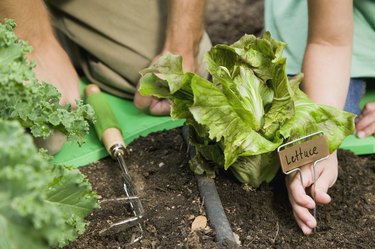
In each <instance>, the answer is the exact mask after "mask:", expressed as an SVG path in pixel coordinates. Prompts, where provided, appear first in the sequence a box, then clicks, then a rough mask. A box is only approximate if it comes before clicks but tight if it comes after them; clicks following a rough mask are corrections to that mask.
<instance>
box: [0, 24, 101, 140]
mask: <svg viewBox="0 0 375 249" xmlns="http://www.w3.org/2000/svg"><path fill="white" fill-rule="evenodd" d="M14 27H15V22H14V21H12V20H5V21H4V23H0V93H1V94H0V107H1V108H0V118H2V119H6V120H10V119H11V120H18V121H19V122H20V123H21V125H22V126H23V127H25V128H27V129H29V130H30V131H31V133H32V135H33V136H34V137H44V138H46V137H48V136H49V135H50V134H51V132H52V131H53V130H54V129H57V130H60V131H61V132H62V133H64V134H65V135H66V136H67V138H68V140H69V141H77V142H78V143H83V141H84V136H85V134H87V133H88V131H89V123H88V121H90V120H93V117H94V112H93V110H92V108H91V107H90V106H89V105H85V104H83V103H82V101H78V103H77V108H76V109H75V110H73V109H72V107H71V106H70V105H65V106H61V105H59V101H60V98H61V94H60V93H59V92H58V90H57V89H56V87H54V86H53V85H51V84H47V83H45V82H40V81H39V80H37V79H36V77H35V74H34V72H33V68H34V66H35V64H34V63H33V62H29V61H28V60H27V53H29V52H30V51H31V47H30V46H29V45H28V44H27V43H26V42H25V41H22V40H20V39H18V38H17V37H16V35H15V33H14V32H13V29H14ZM51 63H53V62H51Z"/></svg>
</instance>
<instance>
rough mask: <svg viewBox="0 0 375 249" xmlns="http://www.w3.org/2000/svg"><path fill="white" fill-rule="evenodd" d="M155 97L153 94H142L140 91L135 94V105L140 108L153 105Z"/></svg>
mask: <svg viewBox="0 0 375 249" xmlns="http://www.w3.org/2000/svg"><path fill="white" fill-rule="evenodd" d="M152 99H153V97H151V96H142V95H141V94H140V93H139V92H138V91H136V92H135V94H134V100H133V103H134V106H135V107H136V108H138V109H140V110H144V109H147V108H149V106H150V105H151V102H152Z"/></svg>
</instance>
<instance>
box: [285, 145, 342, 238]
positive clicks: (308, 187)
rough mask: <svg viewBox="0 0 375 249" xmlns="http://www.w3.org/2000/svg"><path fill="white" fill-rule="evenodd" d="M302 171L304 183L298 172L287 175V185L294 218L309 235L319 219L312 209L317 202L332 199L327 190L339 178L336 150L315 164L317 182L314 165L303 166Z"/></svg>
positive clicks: (326, 202) (325, 201) (320, 202)
mask: <svg viewBox="0 0 375 249" xmlns="http://www.w3.org/2000/svg"><path fill="white" fill-rule="evenodd" d="M301 173H302V179H303V185H302V184H301V178H300V174H299V173H298V172H296V173H293V174H291V175H289V176H287V177H286V186H287V189H288V195H289V201H290V204H291V205H292V208H293V214H294V218H295V220H296V222H297V224H298V226H299V227H300V228H301V230H302V232H303V233H304V234H305V235H309V234H311V233H312V230H313V229H314V228H315V227H316V226H317V221H316V219H315V218H314V216H313V215H312V214H311V213H310V209H313V208H314V207H315V205H316V204H328V203H329V202H330V201H331V197H330V196H329V195H328V194H327V191H328V189H329V188H330V187H332V185H333V184H334V183H335V182H336V179H337V174H338V162H337V155H336V152H334V153H332V154H331V155H330V156H329V158H328V159H326V160H324V161H322V162H320V163H318V164H317V165H316V166H315V176H316V182H315V184H314V173H313V166H312V165H307V166H303V167H301ZM309 194H310V195H311V196H310V195H309ZM313 197H314V199H313ZM314 200H315V201H314Z"/></svg>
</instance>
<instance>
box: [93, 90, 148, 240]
mask: <svg viewBox="0 0 375 249" xmlns="http://www.w3.org/2000/svg"><path fill="white" fill-rule="evenodd" d="M86 96H87V103H89V104H90V105H91V106H92V107H93V109H94V111H95V115H96V119H97V120H96V123H95V129H96V132H97V134H98V137H99V138H100V139H101V141H102V142H103V144H104V146H105V148H106V149H107V151H108V153H109V154H110V155H111V156H112V158H114V159H116V160H117V161H118V164H119V166H120V168H121V175H122V178H123V180H124V183H123V188H124V192H125V198H124V199H125V200H126V201H128V202H129V205H130V207H131V210H132V213H133V215H134V216H133V217H129V218H127V219H125V220H122V221H118V222H114V223H113V224H111V225H110V226H109V227H107V228H104V229H102V230H101V231H100V232H99V234H101V235H106V234H110V233H113V232H119V231H122V230H125V229H127V228H129V227H132V226H137V227H138V228H139V236H138V237H136V238H135V239H132V241H131V242H130V243H131V244H132V243H135V242H137V241H139V240H141V239H142V238H143V228H142V225H141V221H142V218H143V215H144V210H143V207H142V203H141V201H140V198H139V197H138V196H137V192H136V189H135V186H134V184H133V181H132V179H131V177H130V175H129V172H128V169H127V167H126V164H125V159H124V155H125V152H126V146H125V142H124V139H123V137H122V134H121V128H120V127H119V125H118V123H117V120H116V118H115V116H114V114H113V113H112V111H111V108H110V106H109V104H108V102H107V100H106V96H105V95H104V94H103V93H102V92H101V91H100V89H99V87H97V86H96V85H94V84H90V85H88V86H87V87H86Z"/></svg>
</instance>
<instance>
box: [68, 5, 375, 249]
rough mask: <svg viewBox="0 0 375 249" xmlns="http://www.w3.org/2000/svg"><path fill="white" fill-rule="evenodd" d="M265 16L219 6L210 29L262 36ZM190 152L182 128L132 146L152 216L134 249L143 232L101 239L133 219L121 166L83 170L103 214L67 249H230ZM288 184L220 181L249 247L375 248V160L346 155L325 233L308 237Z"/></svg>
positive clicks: (223, 176)
mask: <svg viewBox="0 0 375 249" xmlns="http://www.w3.org/2000/svg"><path fill="white" fill-rule="evenodd" d="M214 2H215V3H216V4H214ZM217 3H220V4H217ZM262 13H263V1H249V0H237V1H214V0H211V1H208V6H207V31H208V33H209V34H210V35H211V38H212V41H213V43H214V44H216V43H231V42H234V41H235V40H237V39H238V38H239V37H241V36H242V35H243V33H255V34H258V33H259V32H261V30H262V29H263V16H262ZM237 17H241V18H242V19H240V18H237ZM245 21H246V22H245ZM244 23H249V24H253V25H244ZM244 27H245V28H247V29H248V30H243V28H244ZM188 154H189V153H187V146H186V144H185V142H184V139H183V137H182V133H181V128H176V129H173V130H169V131H162V132H158V133H153V134H150V135H149V136H147V137H142V138H139V139H137V140H135V141H133V142H132V143H131V144H130V145H129V146H128V152H127V154H126V156H125V161H126V164H127V167H128V169H129V171H130V175H131V177H132V179H133V181H134V183H135V185H136V188H137V191H138V195H139V197H140V198H141V201H142V204H143V208H144V210H145V217H144V219H143V220H142V222H141V223H140V224H142V227H143V230H144V238H143V239H142V240H141V241H140V242H137V243H134V244H132V245H129V244H128V243H129V242H130V241H132V239H134V238H136V237H137V236H138V235H139V227H138V226H132V227H129V228H126V229H125V230H123V231H119V232H112V233H111V234H108V235H99V231H100V230H102V229H103V228H105V227H108V225H109V224H111V222H114V221H119V220H123V219H126V218H129V217H132V212H131V208H130V206H129V204H127V203H126V201H124V200H123V199H121V198H123V197H124V190H123V187H122V184H123V180H122V178H121V170H120V168H119V166H118V162H117V161H115V160H113V159H111V158H105V159H103V160H100V161H98V162H95V163H93V164H90V165H88V166H86V167H82V168H81V171H82V172H83V173H84V174H85V175H87V177H88V179H89V181H90V182H91V183H92V185H93V188H94V190H95V191H96V192H97V193H98V194H99V195H100V196H101V199H100V202H101V208H100V209H97V210H95V211H94V212H93V213H92V214H91V215H89V216H88V217H87V220H88V221H89V222H90V225H89V226H88V229H87V231H86V233H85V234H83V235H82V236H81V237H79V238H78V240H76V241H74V242H72V243H71V244H70V245H69V246H67V247H66V249H78V248H92V249H97V248H98V249H99V248H223V247H224V248H227V247H228V248H229V246H219V245H218V244H217V243H216V241H215V231H213V229H212V228H210V223H209V222H210V221H209V220H208V222H207V224H206V223H205V219H204V218H205V217H206V213H205V210H204V202H203V201H202V199H201V198H200V195H199V191H198V187H197V181H196V178H195V176H194V174H193V173H192V172H191V171H190V169H189V166H188V161H189V156H188ZM283 182H284V176H283V175H282V174H279V175H277V177H276V178H275V179H274V180H273V181H272V182H271V183H270V184H263V185H261V186H260V188H259V189H256V190H252V191H249V190H245V189H244V188H243V186H241V184H240V183H239V182H238V181H236V180H235V179H234V178H233V177H232V176H231V175H230V174H229V173H227V172H220V174H219V175H218V176H217V177H216V178H215V183H216V186H217V189H218V192H219V195H220V198H221V201H222V204H223V207H224V209H225V212H226V215H227V217H228V220H229V222H230V224H231V227H232V229H233V232H234V233H235V235H236V237H237V238H238V242H239V243H240V244H241V246H242V248H307V249H309V248H369V249H370V248H375V155H368V156H356V155H354V154H353V153H351V152H349V151H343V150H340V151H339V177H338V180H337V182H336V184H335V185H334V186H333V187H332V188H331V189H330V191H329V193H330V194H331V196H332V199H333V200H332V202H331V204H329V205H326V206H319V207H318V208H317V218H318V229H317V232H316V233H314V234H313V235H311V236H305V235H303V234H302V232H301V231H300V229H299V228H298V226H297V225H296V223H295V221H294V218H293V214H292V212H291V209H290V206H289V202H288V198H287V193H286V189H285V186H284V184H283ZM196 227H198V229H196Z"/></svg>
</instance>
